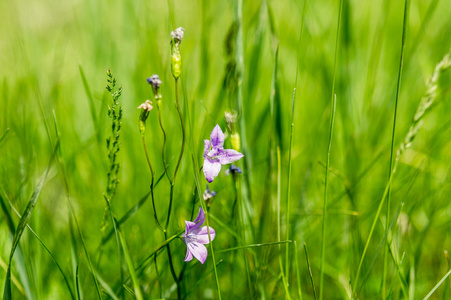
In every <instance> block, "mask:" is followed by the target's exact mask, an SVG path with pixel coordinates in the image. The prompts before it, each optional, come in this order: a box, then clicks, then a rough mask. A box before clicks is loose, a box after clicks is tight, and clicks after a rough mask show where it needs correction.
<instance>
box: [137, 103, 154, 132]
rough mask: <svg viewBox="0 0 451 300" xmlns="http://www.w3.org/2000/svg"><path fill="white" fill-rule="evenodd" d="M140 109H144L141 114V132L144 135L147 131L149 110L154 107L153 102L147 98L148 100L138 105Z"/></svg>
mask: <svg viewBox="0 0 451 300" xmlns="http://www.w3.org/2000/svg"><path fill="white" fill-rule="evenodd" d="M138 109H142V111H141V114H140V115H139V132H140V133H141V135H144V133H145V132H146V120H147V117H148V116H149V112H150V111H151V110H152V109H153V106H152V102H151V101H150V100H146V102H144V103H142V104H141V105H140V106H138Z"/></svg>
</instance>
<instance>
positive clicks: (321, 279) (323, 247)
mask: <svg viewBox="0 0 451 300" xmlns="http://www.w3.org/2000/svg"><path fill="white" fill-rule="evenodd" d="M336 106H337V95H334V97H333V107H332V112H331V117H330V130H329V146H328V148H327V161H326V176H325V184H324V203H323V229H322V239H321V267H320V284H319V299H320V300H321V299H322V297H323V285H324V257H325V244H326V216H327V213H326V212H327V209H326V208H327V183H328V177H329V165H330V149H331V146H332V135H333V132H334V121H335V110H336Z"/></svg>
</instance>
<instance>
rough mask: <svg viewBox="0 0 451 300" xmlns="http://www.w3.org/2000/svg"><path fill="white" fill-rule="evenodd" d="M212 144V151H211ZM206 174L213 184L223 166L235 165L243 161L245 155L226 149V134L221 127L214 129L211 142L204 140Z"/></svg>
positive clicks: (217, 126)
mask: <svg viewBox="0 0 451 300" xmlns="http://www.w3.org/2000/svg"><path fill="white" fill-rule="evenodd" d="M210 143H211V149H210ZM204 145H205V148H204V168H203V169H204V174H205V179H207V181H208V182H212V181H213V179H215V177H216V176H218V174H219V171H221V165H226V164H230V163H233V162H234V161H237V160H239V159H241V158H242V157H243V156H244V155H243V154H241V153H239V152H238V151H235V150H232V149H224V133H223V132H222V130H221V128H220V127H219V125H216V126H215V128H213V131H212V132H211V134H210V141H209V140H204Z"/></svg>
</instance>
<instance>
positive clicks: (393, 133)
mask: <svg viewBox="0 0 451 300" xmlns="http://www.w3.org/2000/svg"><path fill="white" fill-rule="evenodd" d="M408 12H409V0H405V2H404V20H403V25H402V38H401V55H400V59H399V68H398V80H397V85H396V98H395V112H394V114H393V130H392V136H391V146H390V168H389V171H388V176H389V177H390V176H391V173H392V170H393V160H394V150H395V133H396V118H397V115H398V102H399V94H400V91H401V76H402V67H403V59H404V48H405V44H406V31H407V20H408ZM390 205H391V188H390V187H389V188H388V194H387V217H386V218H385V220H386V222H385V230H386V235H387V237H388V235H389V219H390ZM388 247H389V246H388V240H387V248H386V251H385V252H384V268H383V275H382V276H383V277H382V300H384V299H385V290H386V277H387V272H388V270H387V268H388Z"/></svg>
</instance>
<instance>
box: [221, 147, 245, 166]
mask: <svg viewBox="0 0 451 300" xmlns="http://www.w3.org/2000/svg"><path fill="white" fill-rule="evenodd" d="M243 156H244V155H243V154H241V153H240V152H238V151H236V150H233V149H224V150H222V151H221V153H220V154H219V155H217V156H216V157H217V158H218V159H219V162H220V163H221V165H226V164H230V163H233V162H234V161H237V160H239V159H241V158H243Z"/></svg>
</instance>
